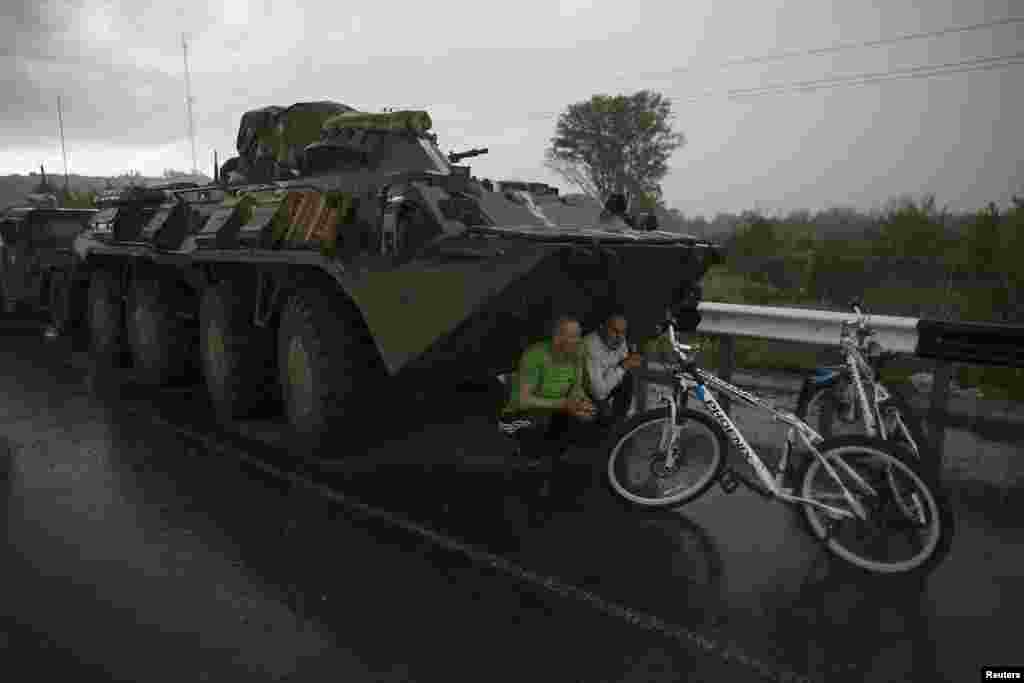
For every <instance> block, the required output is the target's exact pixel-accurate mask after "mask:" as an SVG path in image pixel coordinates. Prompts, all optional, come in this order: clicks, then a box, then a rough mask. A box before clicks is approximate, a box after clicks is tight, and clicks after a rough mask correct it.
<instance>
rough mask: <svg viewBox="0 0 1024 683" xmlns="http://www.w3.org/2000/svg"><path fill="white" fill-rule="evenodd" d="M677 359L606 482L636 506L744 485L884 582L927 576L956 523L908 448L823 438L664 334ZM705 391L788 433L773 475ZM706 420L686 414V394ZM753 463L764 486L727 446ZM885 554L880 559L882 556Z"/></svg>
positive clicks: (624, 430)
mask: <svg viewBox="0 0 1024 683" xmlns="http://www.w3.org/2000/svg"><path fill="white" fill-rule="evenodd" d="M664 330H665V332H667V334H668V337H669V341H670V343H671V346H672V349H673V351H674V353H675V355H676V357H677V359H678V367H677V368H676V369H675V370H674V372H673V376H674V379H675V383H674V385H675V386H674V390H673V393H672V395H671V397H668V398H666V399H664V402H665V403H667V404H668V405H667V407H664V408H658V409H655V410H649V411H646V412H643V413H640V414H638V415H635V416H633V417H632V418H631V419H630V420H628V421H626V422H625V423H624V424H623V425H622V426H621V427H620V428H619V429H618V430H616V432H615V433H614V434H613V436H612V437H611V441H610V443H611V447H610V452H609V456H608V481H609V483H610V485H611V487H612V489H613V490H614V491H615V493H616V494H618V495H619V496H621V497H622V498H624V499H625V500H627V501H629V502H631V503H633V504H635V505H639V506H671V505H679V504H682V503H686V502H689V501H692V500H695V499H696V498H698V497H699V496H701V495H702V494H704V493H706V492H707V491H708V490H709V489H710V487H711V486H712V484H714V483H715V481H719V483H720V484H721V486H722V488H723V490H725V491H726V492H727V493H732V492H733V491H734V490H735V489H736V487H737V486H738V485H739V484H740V483H742V484H744V485H746V486H747V487H748V488H750V489H752V490H754V491H755V492H757V493H760V494H761V495H763V496H765V497H767V498H774V499H777V500H780V501H783V502H786V503H791V504H798V505H801V506H802V507H803V511H804V516H805V518H806V521H807V523H808V525H809V527H810V530H811V532H812V533H813V534H814V535H815V536H816V537H817V538H818V539H820V540H821V541H823V542H824V543H825V546H826V547H827V548H828V550H829V551H831V552H832V553H833V554H834V555H836V556H838V557H840V558H842V559H843V560H845V561H847V562H849V563H851V564H852V565H854V566H857V567H860V568H862V569H864V570H867V571H870V572H874V573H878V574H902V575H906V574H908V573H919V572H920V573H924V572H927V571H929V570H931V569H932V568H934V566H935V565H936V564H937V563H938V562H939V561H940V560H941V558H942V557H943V556H944V555H945V554H946V552H948V549H949V546H950V544H951V541H952V534H953V518H952V515H951V513H950V508H949V504H948V501H946V499H945V497H944V496H941V497H940V489H939V487H938V486H937V484H936V483H935V482H934V481H933V480H932V479H931V477H929V476H928V475H927V474H926V473H924V472H923V471H921V470H920V468H918V467H916V466H915V465H914V463H913V462H911V456H909V455H908V454H907V453H906V452H905V451H904V449H902V448H901V447H900V446H898V445H895V444H893V443H891V442H889V441H886V440H884V439H880V438H877V437H868V436H865V435H862V434H857V435H848V436H840V437H836V438H833V439H828V440H826V439H824V438H823V437H822V436H821V435H820V434H818V433H817V432H816V431H815V430H814V429H813V428H811V427H810V426H809V425H808V424H807V423H806V422H804V421H803V420H801V419H799V418H798V417H796V416H795V415H793V414H791V413H787V412H784V411H781V410H778V409H776V408H775V406H773V405H772V404H771V403H770V402H768V401H766V400H764V399H762V398H760V397H758V396H755V395H753V394H751V393H748V392H746V391H744V390H742V389H740V388H738V387H735V386H733V385H732V384H729V383H728V382H725V381H724V380H722V379H719V378H718V377H716V376H714V375H713V374H711V373H709V372H707V371H705V370H702V369H701V368H699V367H697V364H696V363H695V362H694V361H693V360H692V354H693V353H694V352H695V351H696V347H692V346H686V345H683V344H680V343H679V342H678V341H677V340H676V334H675V321H674V320H673V319H672V318H671V316H669V318H668V320H667V321H666V323H665V326H664ZM709 387H712V388H714V389H716V390H721V391H724V392H726V393H727V394H729V395H731V396H733V397H735V398H736V399H737V400H739V401H742V402H744V403H746V404H748V405H750V406H753V407H756V408H760V409H762V410H766V411H768V412H770V413H771V414H772V415H773V416H774V417H775V420H776V421H778V422H782V423H785V424H787V425H789V430H788V433H787V435H786V441H785V447H784V449H783V452H782V456H781V458H780V459H779V462H778V463H777V465H776V467H775V471H774V473H773V472H772V470H771V469H770V468H769V467H768V465H767V464H765V462H764V461H763V460H762V459H761V457H760V456H759V455H758V454H757V452H756V451H755V450H754V449H753V448H752V447H751V446H750V444H749V443H748V442H747V440H746V439H745V438H744V437H743V434H742V433H741V432H740V430H739V429H738V428H737V426H736V425H735V424H734V423H733V422H732V420H730V419H729V417H728V416H727V415H726V414H725V412H724V411H723V410H722V408H721V406H720V405H719V403H718V401H717V400H715V397H714V396H713V395H712V393H711V391H710V390H709ZM691 390H693V393H694V395H695V396H696V397H697V399H698V400H700V401H701V402H702V403H703V404H704V407H705V409H706V412H703V411H697V410H692V409H689V408H687V407H686V402H687V400H688V398H689V394H690V391H691ZM797 439H799V441H800V442H802V445H803V447H804V448H803V451H805V452H806V454H807V455H809V457H807V458H805V462H804V463H803V465H802V467H801V469H800V472H799V474H798V475H797V476H796V477H795V478H796V479H797V480H798V481H799V483H800V488H799V492H798V493H794V489H793V488H792V485H791V484H792V481H791V480H792V479H793V478H794V476H793V475H792V474H791V460H792V459H793V456H794V455H795V451H794V448H793V446H794V443H795V442H796V440H797ZM730 445H731V446H733V447H735V448H736V449H737V450H738V451H739V453H740V455H742V456H743V458H744V459H745V460H746V461H747V462H748V463H750V465H751V466H752V467H753V469H754V472H755V473H756V475H757V479H758V480H759V482H758V481H752V480H751V479H749V478H748V477H747V476H745V475H743V474H741V473H740V472H737V471H735V470H734V469H733V468H732V467H729V466H727V465H726V464H725V459H726V454H727V453H728V450H729V447H730ZM880 555H882V556H880Z"/></svg>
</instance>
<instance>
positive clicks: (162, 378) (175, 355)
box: [126, 277, 195, 386]
mask: <svg viewBox="0 0 1024 683" xmlns="http://www.w3.org/2000/svg"><path fill="white" fill-rule="evenodd" d="M172 287H173V283H171V282H168V281H167V280H161V279H159V278H146V277H143V278H140V279H138V280H136V281H135V282H134V284H133V286H132V291H131V296H130V298H129V301H128V325H127V326H126V328H127V332H128V343H129V346H130V347H131V351H132V360H133V361H134V364H135V373H136V377H137V378H138V379H139V380H140V381H141V382H142V383H144V384H150V385H156V386H159V385H163V384H169V383H171V382H174V381H176V380H180V379H183V378H185V377H187V376H188V375H189V374H190V371H191V370H192V369H193V367H194V357H195V354H194V351H195V346H194V337H195V335H194V331H193V329H191V328H190V327H189V326H188V323H187V321H186V320H184V319H182V318H181V317H180V316H179V315H178V314H177V313H178V312H177V309H176V307H175V305H174V303H175V302H174V299H173V295H174V292H173V290H172Z"/></svg>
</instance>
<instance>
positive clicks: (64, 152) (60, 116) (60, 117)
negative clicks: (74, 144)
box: [57, 95, 68, 195]
mask: <svg viewBox="0 0 1024 683" xmlns="http://www.w3.org/2000/svg"><path fill="white" fill-rule="evenodd" d="M57 120H58V121H59V122H60V153H61V156H63V157H64V194H65V195H66V194H67V193H68V153H67V150H66V149H65V148H64V114H63V112H61V108H60V95H57Z"/></svg>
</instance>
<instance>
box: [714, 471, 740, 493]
mask: <svg viewBox="0 0 1024 683" xmlns="http://www.w3.org/2000/svg"><path fill="white" fill-rule="evenodd" d="M718 484H719V485H720V486H721V487H722V490H723V491H725V492H726V493H732V492H733V491H735V490H736V489H737V488H738V487H739V485H740V482H739V480H738V479H737V478H736V475H735V473H733V471H732V470H729V469H726V470H722V474H720V475H719V476H718Z"/></svg>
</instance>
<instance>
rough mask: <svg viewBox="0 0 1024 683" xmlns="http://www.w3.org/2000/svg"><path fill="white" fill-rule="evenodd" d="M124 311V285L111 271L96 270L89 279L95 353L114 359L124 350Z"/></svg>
mask: <svg viewBox="0 0 1024 683" xmlns="http://www.w3.org/2000/svg"><path fill="white" fill-rule="evenodd" d="M123 323H124V310H123V308H122V306H121V286H120V283H119V282H118V280H117V277H116V276H115V275H114V274H113V273H111V272H108V271H105V270H97V271H94V272H93V274H92V277H91V278H90V281H89V337H90V342H91V347H92V352H93V355H95V356H96V357H97V358H98V359H100V360H103V361H108V362H114V361H116V360H117V357H118V356H119V355H120V353H121V350H122V337H121V329H122V325H123Z"/></svg>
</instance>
